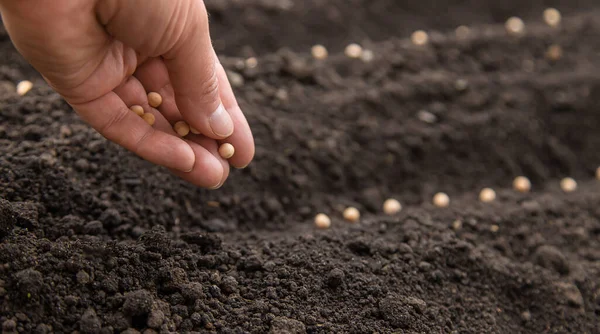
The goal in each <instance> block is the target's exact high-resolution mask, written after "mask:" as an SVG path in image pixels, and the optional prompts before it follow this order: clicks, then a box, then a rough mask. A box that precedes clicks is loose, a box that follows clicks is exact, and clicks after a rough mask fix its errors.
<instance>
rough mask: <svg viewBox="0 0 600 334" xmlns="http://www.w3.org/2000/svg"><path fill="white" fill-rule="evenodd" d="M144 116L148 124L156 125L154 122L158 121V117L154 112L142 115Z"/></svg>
mask: <svg viewBox="0 0 600 334" xmlns="http://www.w3.org/2000/svg"><path fill="white" fill-rule="evenodd" d="M142 118H143V119H144V121H146V123H148V125H150V126H152V125H154V122H156V117H154V115H153V114H151V113H145V114H143V115H142Z"/></svg>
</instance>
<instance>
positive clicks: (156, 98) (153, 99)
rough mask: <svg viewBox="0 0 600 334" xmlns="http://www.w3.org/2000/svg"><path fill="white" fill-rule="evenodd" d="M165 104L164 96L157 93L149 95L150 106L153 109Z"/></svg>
mask: <svg viewBox="0 0 600 334" xmlns="http://www.w3.org/2000/svg"><path fill="white" fill-rule="evenodd" d="M162 102H163V99H162V96H160V94H158V93H157V92H150V93H148V104H149V105H150V106H151V107H152V108H158V107H159V106H160V105H161V104H162Z"/></svg>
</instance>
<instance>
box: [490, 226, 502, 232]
mask: <svg viewBox="0 0 600 334" xmlns="http://www.w3.org/2000/svg"><path fill="white" fill-rule="evenodd" d="M499 230H500V226H498V225H496V224H493V225H492V226H490V231H492V233H496V232H498V231H499Z"/></svg>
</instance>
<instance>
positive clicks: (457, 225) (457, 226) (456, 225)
mask: <svg viewBox="0 0 600 334" xmlns="http://www.w3.org/2000/svg"><path fill="white" fill-rule="evenodd" d="M452 228H453V229H454V230H455V231H458V230H460V229H461V228H462V221H460V220H458V219H457V220H455V221H453V222H452Z"/></svg>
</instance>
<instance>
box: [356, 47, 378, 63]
mask: <svg viewBox="0 0 600 334" xmlns="http://www.w3.org/2000/svg"><path fill="white" fill-rule="evenodd" d="M373 58H375V54H374V53H373V51H371V50H363V52H362V54H361V55H360V60H362V61H364V62H365V63H369V62H371V61H372V60H373Z"/></svg>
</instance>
